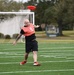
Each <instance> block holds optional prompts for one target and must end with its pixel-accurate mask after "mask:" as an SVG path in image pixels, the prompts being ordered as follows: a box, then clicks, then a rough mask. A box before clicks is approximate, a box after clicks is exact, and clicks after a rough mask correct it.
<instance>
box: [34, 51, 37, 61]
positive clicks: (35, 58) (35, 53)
mask: <svg viewBox="0 0 74 75" xmlns="http://www.w3.org/2000/svg"><path fill="white" fill-rule="evenodd" d="M33 59H34V62H37V51H33Z"/></svg>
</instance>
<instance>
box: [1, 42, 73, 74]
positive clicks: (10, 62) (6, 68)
mask: <svg viewBox="0 0 74 75" xmlns="http://www.w3.org/2000/svg"><path fill="white" fill-rule="evenodd" d="M22 60H24V43H19V44H17V45H16V46H13V45H12V44H9V43H2V44H0V75H74V42H70V41H68V42H67V41H66V42H64V41H63V42H59V41H58V42H56V41H55V42H50V41H48V42H39V52H38V61H39V62H40V63H41V66H33V58H32V53H30V55H29V59H28V62H27V63H26V64H25V65H22V66H20V65H19V63H20V62H21V61H22Z"/></svg>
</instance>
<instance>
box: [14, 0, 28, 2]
mask: <svg viewBox="0 0 74 75" xmlns="http://www.w3.org/2000/svg"><path fill="white" fill-rule="evenodd" d="M14 1H17V2H18V1H22V2H27V0H14Z"/></svg>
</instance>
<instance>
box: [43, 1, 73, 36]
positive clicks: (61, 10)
mask: <svg viewBox="0 0 74 75" xmlns="http://www.w3.org/2000/svg"><path fill="white" fill-rule="evenodd" d="M46 14H48V16H46ZM45 16H46V19H48V18H49V20H50V21H51V22H56V23H57V24H58V27H59V35H60V36H62V35H63V33H62V26H63V25H65V24H73V23H74V1H73V0H58V2H56V3H55V5H54V6H52V7H49V8H48V9H47V10H46V12H45ZM45 16H44V17H45Z"/></svg>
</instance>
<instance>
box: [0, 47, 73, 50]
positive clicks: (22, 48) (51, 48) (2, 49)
mask: <svg viewBox="0 0 74 75" xmlns="http://www.w3.org/2000/svg"><path fill="white" fill-rule="evenodd" d="M67 48H68V49H72V48H74V47H49V48H39V49H67ZM20 49H21V50H22V49H24V48H12V49H9V48H8V49H0V50H20Z"/></svg>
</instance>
